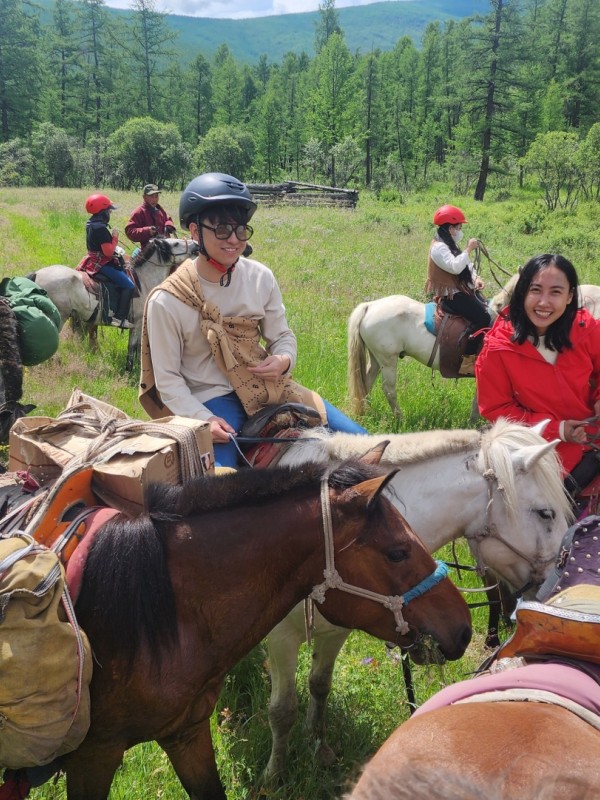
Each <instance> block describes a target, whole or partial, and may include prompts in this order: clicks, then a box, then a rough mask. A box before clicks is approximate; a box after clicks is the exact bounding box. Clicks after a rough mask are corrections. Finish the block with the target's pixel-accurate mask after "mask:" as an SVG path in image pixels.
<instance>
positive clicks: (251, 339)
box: [138, 259, 327, 424]
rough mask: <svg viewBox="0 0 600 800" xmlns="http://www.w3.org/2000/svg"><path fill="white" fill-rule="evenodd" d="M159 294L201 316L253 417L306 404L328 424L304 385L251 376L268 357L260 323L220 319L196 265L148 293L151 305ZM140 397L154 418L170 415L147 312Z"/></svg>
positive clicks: (184, 266) (182, 268)
mask: <svg viewBox="0 0 600 800" xmlns="http://www.w3.org/2000/svg"><path fill="white" fill-rule="evenodd" d="M159 289H164V290H165V291H166V292H169V293H170V294H172V295H173V296H174V297H176V298H177V299H178V300H181V302H182V303H185V304H186V305H187V306H189V307H190V308H194V309H196V311H198V313H199V314H200V316H201V317H202V320H201V322H200V330H201V331H202V333H203V334H204V336H206V338H207V340H208V343H209V345H210V349H211V351H212V354H213V357H214V359H215V361H216V363H217V366H218V367H219V369H220V370H221V372H223V373H224V374H225V375H226V376H227V379H228V380H229V382H230V384H231V385H232V386H233V389H234V391H235V393H236V394H237V396H238V397H239V399H240V402H241V403H242V405H243V407H244V411H245V412H246V414H248V416H249V417H250V416H252V415H253V414H255V413H256V412H257V411H259V410H260V409H262V408H264V407H265V406H267V405H278V404H280V403H304V404H305V405H308V406H310V407H311V408H315V409H316V410H317V411H318V412H319V414H321V418H322V420H323V424H326V422H327V414H326V412H325V406H324V404H323V400H322V399H321V397H320V396H319V395H318V394H316V393H315V392H313V391H311V390H310V389H306V388H305V387H304V386H300V384H298V383H296V382H295V381H293V380H292V379H291V378H290V376H289V375H285V376H282V377H280V378H278V379H277V380H274V381H272V380H266V379H264V378H260V377H257V376H256V375H253V374H252V373H251V372H249V370H248V367H251V366H255V365H256V364H260V362H261V361H264V359H265V358H266V357H267V356H268V353H267V351H266V350H265V349H264V347H262V345H261V344H260V330H259V326H258V321H257V320H253V319H247V318H246V317H221V312H220V310H219V308H218V306H216V305H215V303H213V302H211V301H210V300H206V299H205V298H204V294H203V292H202V287H201V285H200V281H199V279H198V272H197V270H196V264H195V262H194V261H192V260H191V259H188V260H187V261H185V262H184V263H183V264H182V265H181V266H180V267H179V268H178V269H177V270H176V272H174V273H173V274H172V275H170V276H169V277H168V278H167V279H166V280H164V281H163V282H162V283H161V284H160V285H159V286H157V287H156V288H155V289H153V290H152V292H150V294H149V295H148V300H149V299H150V297H151V296H152V295H153V294H154V292H156V291H158V290H159ZM146 302H148V301H146ZM138 396H139V401H140V403H141V404H142V406H143V408H144V409H145V410H146V411H147V412H148V414H149V415H150V416H151V417H152V419H158V418H160V417H164V416H168V415H170V414H171V412H170V411H169V409H168V408H167V407H166V406H165V404H164V403H163V402H162V400H161V398H160V394H159V392H158V389H157V388H156V384H155V380H154V369H153V367H152V355H151V353H150V343H149V340H148V326H147V315H146V311H144V320H143V323H142V342H141V376H140V386H139V395H138Z"/></svg>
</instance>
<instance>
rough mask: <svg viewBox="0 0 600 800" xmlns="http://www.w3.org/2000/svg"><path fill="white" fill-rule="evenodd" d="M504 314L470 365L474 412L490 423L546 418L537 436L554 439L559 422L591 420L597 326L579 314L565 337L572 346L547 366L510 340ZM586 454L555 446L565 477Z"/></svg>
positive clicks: (598, 382)
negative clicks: (474, 391) (476, 407)
mask: <svg viewBox="0 0 600 800" xmlns="http://www.w3.org/2000/svg"><path fill="white" fill-rule="evenodd" d="M505 315H506V309H505V311H504V312H502V314H501V315H500V316H499V317H498V318H497V320H496V322H495V323H494V325H493V327H492V329H491V331H490V332H489V333H488V334H487V335H486V337H485V342H484V345H483V349H482V351H481V353H480V355H479V356H478V358H477V362H476V364H475V377H476V379H477V398H478V402H479V411H480V413H481V415H482V416H483V417H484V418H485V419H487V420H489V421H490V422H495V420H497V419H498V418H499V417H504V418H506V419H509V420H512V421H513V422H520V423H523V424H524V425H536V424H537V423H538V422H542V421H543V420H545V419H549V420H550V422H549V423H548V425H547V426H546V429H545V430H544V434H543V436H544V438H545V439H547V440H548V441H553V440H554V439H558V438H559V428H560V423H561V422H562V421H563V420H566V419H571V420H584V419H586V418H587V417H592V416H594V403H595V401H596V400H598V399H599V398H600V322H599V321H597V320H595V319H594V318H593V317H592V316H591V315H590V314H589V313H588V311H586V310H585V309H580V310H579V311H578V312H577V316H576V317H575V320H574V322H573V326H572V327H571V332H570V339H571V344H572V345H573V346H572V347H571V348H570V349H567V348H564V349H563V351H562V353H558V355H557V358H556V363H555V364H549V363H548V362H547V361H546V360H545V359H544V357H543V356H542V355H541V354H540V353H539V352H538V351H537V350H536V348H535V347H534V346H533V345H532V344H531V342H529V341H526V342H524V343H523V344H517V343H515V342H512V341H511V336H512V335H513V333H514V329H513V326H512V324H511V323H510V322H509V321H508V319H506V316H505ZM587 449H589V448H586V447H585V446H583V445H579V444H573V443H570V442H560V444H559V445H558V446H557V453H558V455H559V456H560V459H561V461H562V465H563V469H564V471H565V473H569V472H571V470H572V469H573V467H575V466H576V464H578V463H579V461H581V459H582V457H583V455H584V453H585V451H586V450H587Z"/></svg>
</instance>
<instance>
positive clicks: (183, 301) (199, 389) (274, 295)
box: [139, 172, 366, 467]
mask: <svg viewBox="0 0 600 800" xmlns="http://www.w3.org/2000/svg"><path fill="white" fill-rule="evenodd" d="M255 211H256V203H255V202H254V200H253V198H252V195H251V193H250V191H249V189H248V187H247V186H246V185H245V184H244V183H242V181H240V180H238V179H237V178H235V177H233V176H232V175H226V174H224V173H220V172H209V173H204V174H203V175H199V176H198V177H197V178H194V180H192V181H191V182H190V183H189V184H188V186H187V187H186V188H185V190H184V192H183V194H182V196H181V200H180V203H179V219H180V222H181V226H182V227H183V228H186V229H188V230H189V232H190V234H191V236H192V238H193V239H194V241H196V242H197V243H198V247H199V251H200V254H199V255H198V257H197V258H196V259H194V260H191V259H190V260H189V261H186V262H184V263H183V264H182V265H181V266H180V267H178V268H177V270H176V271H175V272H174V273H173V274H172V275H170V276H169V277H168V278H167V279H166V280H164V281H163V282H162V283H161V284H160V286H158V287H157V288H156V289H154V290H153V291H152V292H151V293H150V295H149V297H148V301H147V303H146V308H145V310H144V322H145V324H144V326H143V331H142V371H141V376H140V392H139V397H140V402H141V404H142V405H143V407H144V408H145V409H146V411H147V412H148V413H149V414H150V416H151V417H154V418H158V417H160V416H165V415H168V414H178V415H182V416H186V417H191V418H193V419H200V420H206V421H207V422H208V424H209V426H210V432H211V435H212V439H213V443H214V449H215V463H216V464H218V465H219V466H222V467H235V466H237V463H238V452H237V449H236V444H235V440H234V437H235V435H236V434H238V433H239V432H240V430H241V428H242V425H243V424H244V422H245V421H246V420H247V419H248V417H250V416H253V415H254V414H255V413H256V412H258V411H261V410H262V409H263V408H264V407H265V406H266V405H278V404H281V403H287V402H295V403H304V404H306V405H310V406H311V407H312V408H314V409H316V410H317V411H319V412H320V414H321V419H322V421H323V422H325V421H326V422H327V424H328V425H329V427H330V428H331V429H332V430H340V431H346V432H348V433H366V431H365V430H364V428H362V427H361V426H360V425H358V424H357V423H356V422H354V421H353V420H351V419H349V418H348V417H346V415H345V414H343V413H342V412H341V411H339V410H338V409H337V408H335V407H334V406H332V405H331V404H330V403H328V402H327V401H326V400H324V399H322V398H321V397H319V396H318V395H317V394H316V393H315V392H312V391H310V390H309V389H306V388H305V387H303V386H300V385H299V384H297V383H296V382H295V381H293V380H292V379H291V372H292V370H293V368H294V365H295V363H296V337H295V336H294V333H293V331H292V330H291V329H290V327H289V325H288V322H287V319H286V314H285V308H284V305H283V301H282V297H281V291H280V289H279V286H278V284H277V281H276V279H275V276H274V275H273V273H272V272H271V270H270V269H269V268H268V267H266V266H265V265H264V264H261V263H260V262H259V261H256V260H254V259H253V258H248V257H247V256H246V255H245V250H246V246H247V242H248V240H249V239H250V237H251V236H252V234H253V229H252V227H251V226H250V225H249V222H250V220H251V218H252V216H253V214H254V212H255Z"/></svg>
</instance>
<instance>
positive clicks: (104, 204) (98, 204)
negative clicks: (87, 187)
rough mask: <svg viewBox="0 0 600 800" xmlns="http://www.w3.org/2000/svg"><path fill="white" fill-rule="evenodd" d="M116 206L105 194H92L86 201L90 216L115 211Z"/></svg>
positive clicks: (86, 208)
mask: <svg viewBox="0 0 600 800" xmlns="http://www.w3.org/2000/svg"><path fill="white" fill-rule="evenodd" d="M115 208H116V205H115V204H114V203H113V202H112V201H111V200H110V199H109V198H108V197H107V196H106V195H105V194H91V195H90V196H89V197H88V199H87V200H86V201H85V210H86V211H87V212H88V214H99V213H100V211H114V210H115Z"/></svg>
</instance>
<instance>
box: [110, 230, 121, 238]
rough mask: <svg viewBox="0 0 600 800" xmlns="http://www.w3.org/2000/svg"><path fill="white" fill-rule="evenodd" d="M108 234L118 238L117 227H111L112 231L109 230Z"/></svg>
mask: <svg viewBox="0 0 600 800" xmlns="http://www.w3.org/2000/svg"><path fill="white" fill-rule="evenodd" d="M110 234H111V236H112V237H113V239H118V238H119V229H118V228H113V229H112V231H111V232H110Z"/></svg>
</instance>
